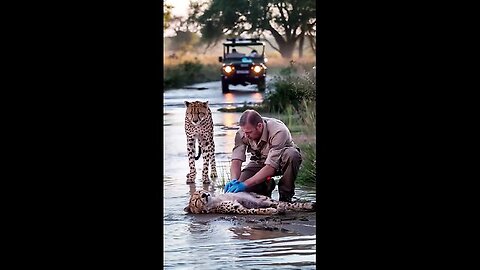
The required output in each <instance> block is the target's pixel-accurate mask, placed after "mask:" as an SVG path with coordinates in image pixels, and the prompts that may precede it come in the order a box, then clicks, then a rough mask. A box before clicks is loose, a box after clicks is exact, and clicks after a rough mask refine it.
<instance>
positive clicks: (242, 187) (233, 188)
mask: <svg viewBox="0 0 480 270" xmlns="http://www.w3.org/2000/svg"><path fill="white" fill-rule="evenodd" d="M245 189H247V185H245V183H243V182H236V183H235V184H233V185H232V186H230V188H229V189H228V190H227V192H232V193H236V192H242V191H245Z"/></svg>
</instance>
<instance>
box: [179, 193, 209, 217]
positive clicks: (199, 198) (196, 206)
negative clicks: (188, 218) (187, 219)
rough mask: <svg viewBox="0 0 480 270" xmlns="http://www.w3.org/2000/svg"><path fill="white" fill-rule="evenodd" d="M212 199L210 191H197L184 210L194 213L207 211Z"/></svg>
mask: <svg viewBox="0 0 480 270" xmlns="http://www.w3.org/2000/svg"><path fill="white" fill-rule="evenodd" d="M210 199H211V198H210V193H209V192H208V191H205V190H198V191H195V192H194V193H193V194H192V196H190V201H189V203H188V206H187V207H185V208H184V209H183V210H184V211H185V212H188V213H192V214H200V213H206V212H207V204H208V201H209V200H210Z"/></svg>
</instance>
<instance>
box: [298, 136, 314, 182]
mask: <svg viewBox="0 0 480 270" xmlns="http://www.w3.org/2000/svg"><path fill="white" fill-rule="evenodd" d="M299 147H300V150H301V153H302V158H303V161H302V164H301V165H300V170H299V171H298V175H297V179H296V182H297V183H298V184H301V185H311V184H315V181H316V179H317V157H316V143H309V144H302V145H299Z"/></svg>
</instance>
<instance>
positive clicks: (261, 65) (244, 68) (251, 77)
mask: <svg viewBox="0 0 480 270" xmlns="http://www.w3.org/2000/svg"><path fill="white" fill-rule="evenodd" d="M255 52H256V53H255ZM218 61H219V62H220V63H222V69H221V73H222V92H223V93H228V92H230V90H229V88H228V87H229V85H238V84H241V85H244V86H245V85H248V84H256V85H257V88H258V90H259V91H260V92H264V91H265V87H266V85H265V78H266V76H267V66H266V65H265V63H266V62H267V58H266V57H265V44H264V43H262V42H260V39H258V38H246V39H243V38H242V39H240V38H227V41H226V42H224V43H223V57H222V56H219V57H218Z"/></svg>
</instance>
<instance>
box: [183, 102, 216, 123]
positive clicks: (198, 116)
mask: <svg viewBox="0 0 480 270" xmlns="http://www.w3.org/2000/svg"><path fill="white" fill-rule="evenodd" d="M185 105H186V106H187V111H186V113H185V116H186V118H187V120H188V121H190V122H191V123H192V124H194V125H198V124H199V123H201V122H202V121H203V120H204V119H205V118H207V117H208V115H209V114H210V108H209V107H208V101H206V102H201V101H194V102H188V101H185Z"/></svg>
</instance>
